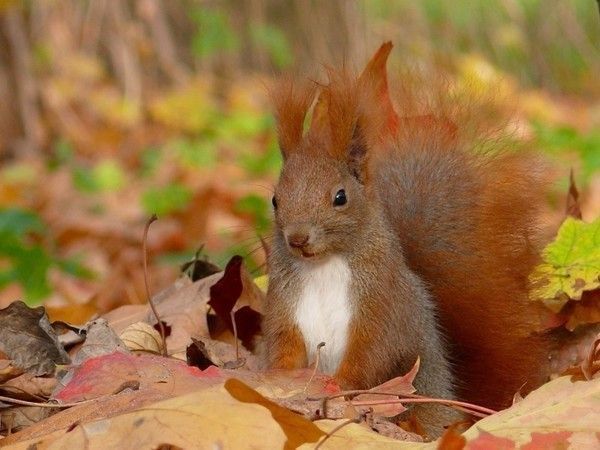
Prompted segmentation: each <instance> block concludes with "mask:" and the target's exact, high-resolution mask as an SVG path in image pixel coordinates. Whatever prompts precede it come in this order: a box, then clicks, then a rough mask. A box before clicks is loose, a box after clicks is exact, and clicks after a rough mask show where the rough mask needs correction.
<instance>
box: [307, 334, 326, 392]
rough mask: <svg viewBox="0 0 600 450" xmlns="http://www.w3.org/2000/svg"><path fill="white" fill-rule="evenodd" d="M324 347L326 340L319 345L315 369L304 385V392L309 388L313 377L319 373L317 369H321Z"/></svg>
mask: <svg viewBox="0 0 600 450" xmlns="http://www.w3.org/2000/svg"><path fill="white" fill-rule="evenodd" d="M323 347H325V342H320V343H319V345H317V357H316V359H315V367H314V369H313V372H312V374H311V375H310V378H309V379H308V381H307V382H306V385H305V386H304V389H303V390H302V392H306V390H307V389H308V386H309V385H310V383H311V382H312V380H313V378H314V377H315V375H316V373H317V370H319V358H320V356H321V349H322V348H323Z"/></svg>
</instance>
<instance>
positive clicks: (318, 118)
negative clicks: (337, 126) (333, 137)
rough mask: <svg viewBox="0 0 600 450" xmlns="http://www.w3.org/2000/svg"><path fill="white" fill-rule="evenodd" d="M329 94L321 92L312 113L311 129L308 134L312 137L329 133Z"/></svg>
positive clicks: (324, 91)
mask: <svg viewBox="0 0 600 450" xmlns="http://www.w3.org/2000/svg"><path fill="white" fill-rule="evenodd" d="M328 94H329V92H328V91H327V90H321V92H319V96H318V97H317V102H316V104H315V106H314V108H313V111H312V118H311V121H310V128H309V130H308V133H309V134H311V135H319V134H322V133H327V132H328V131H329V127H330V123H329V95H328Z"/></svg>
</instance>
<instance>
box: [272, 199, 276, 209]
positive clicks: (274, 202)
mask: <svg viewBox="0 0 600 450" xmlns="http://www.w3.org/2000/svg"><path fill="white" fill-rule="evenodd" d="M271 203H273V208H274V209H277V200H275V196H273V198H272V199H271Z"/></svg>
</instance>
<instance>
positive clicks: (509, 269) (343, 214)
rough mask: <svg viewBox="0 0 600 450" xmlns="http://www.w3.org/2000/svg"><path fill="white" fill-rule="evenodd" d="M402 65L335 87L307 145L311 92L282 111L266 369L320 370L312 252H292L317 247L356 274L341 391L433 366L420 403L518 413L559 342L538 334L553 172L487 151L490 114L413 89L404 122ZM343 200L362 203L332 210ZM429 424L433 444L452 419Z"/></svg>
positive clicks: (339, 77) (334, 82)
mask: <svg viewBox="0 0 600 450" xmlns="http://www.w3.org/2000/svg"><path fill="white" fill-rule="evenodd" d="M390 49H391V44H384V46H382V48H381V49H380V50H379V52H378V53H377V54H376V55H375V57H374V58H373V60H372V61H371V62H370V63H369V65H368V66H367V68H366V69H365V71H364V72H363V74H362V75H361V77H359V78H358V79H353V78H352V77H349V76H347V75H346V74H343V73H331V74H330V78H331V80H330V83H329V85H328V86H326V87H324V88H322V89H321V92H320V93H319V99H318V101H317V104H316V106H315V111H314V115H313V123H312V124H311V128H310V130H309V131H308V133H306V135H305V136H302V133H301V132H300V134H299V133H298V130H302V126H301V125H300V124H303V122H304V118H305V115H306V113H307V110H308V108H309V106H310V103H311V102H312V100H313V96H314V93H313V91H312V88H311V87H310V86H304V87H296V88H295V89H297V90H293V89H291V88H285V89H283V90H280V91H279V92H280V93H281V92H283V93H286V92H287V93H288V95H278V96H276V97H275V101H276V111H277V115H278V120H279V139H280V145H281V147H282V152H283V153H284V159H285V162H284V166H283V170H282V173H281V177H280V180H279V183H278V185H277V187H276V190H275V197H276V199H277V203H278V209H277V211H276V214H275V222H276V226H275V236H274V243H273V247H272V251H271V255H270V258H269V272H270V285H269V292H268V295H267V305H266V309H265V314H266V317H265V322H264V327H263V328H264V334H265V341H266V347H267V357H268V360H269V363H270V364H271V365H272V366H274V367H286V368H292V367H298V366H299V365H304V364H306V363H307V361H306V351H305V349H304V343H303V340H302V337H301V335H300V332H299V330H298V329H297V327H296V326H295V325H294V324H293V310H294V304H295V303H294V302H295V301H296V299H297V297H298V295H299V294H298V293H299V292H300V290H301V285H300V283H301V282H300V280H299V277H298V270H299V269H298V267H299V261H300V259H301V256H300V253H299V251H300V250H298V249H295V248H291V247H289V246H288V245H287V243H286V235H288V234H289V233H292V232H295V233H304V234H307V235H310V236H311V240H310V242H309V243H308V244H307V245H306V246H305V248H303V251H306V252H308V253H311V254H312V253H314V254H317V255H318V257H322V258H325V257H327V255H332V254H337V255H343V256H344V258H345V259H346V260H347V261H348V263H349V265H350V268H351V273H352V284H351V292H352V301H353V302H354V304H355V306H356V307H357V309H356V311H357V312H356V313H355V316H354V317H353V319H352V322H351V324H350V337H349V343H348V347H347V351H346V354H345V357H344V359H343V360H342V363H341V365H340V367H339V369H338V372H337V374H336V377H337V378H338V380H339V381H340V383H341V384H342V386H344V387H347V388H368V387H372V386H374V385H376V384H379V383H381V382H383V381H385V380H387V379H389V378H391V377H393V376H397V375H401V374H403V373H405V372H407V371H408V370H409V369H410V367H411V366H412V364H413V363H414V361H415V359H416V357H417V356H420V357H421V371H420V373H419V374H418V376H417V379H416V385H417V387H418V389H419V391H420V392H421V393H423V394H425V395H430V396H441V397H449V396H453V394H454V393H456V395H457V397H458V398H460V399H464V400H468V401H474V402H477V403H480V404H483V405H486V406H490V407H501V406H507V405H508V404H509V403H510V400H511V398H512V395H513V394H514V393H515V392H516V391H517V390H518V389H519V388H520V387H521V385H522V384H523V383H527V385H526V389H530V388H533V387H535V386H536V385H537V384H539V383H540V381H541V380H542V377H543V374H544V373H545V371H544V370H543V365H544V364H545V357H546V355H547V351H548V346H547V341H546V339H545V338H544V337H542V336H538V335H535V334H533V332H534V331H535V330H537V329H538V328H539V324H538V323H537V318H538V317H539V315H538V312H537V309H536V308H535V307H532V306H531V304H530V303H529V302H528V300H527V275H528V274H529V272H530V270H531V268H532V267H533V265H534V264H535V263H536V262H537V258H538V256H537V255H538V242H537V238H536V236H537V230H536V226H535V223H536V205H539V204H541V203H542V198H541V195H542V193H543V189H542V187H543V176H542V170H541V168H540V164H539V162H538V161H537V160H536V159H535V158H534V157H532V156H530V155H528V154H518V155H517V154H515V153H511V152H508V151H506V150H501V149H499V148H498V146H497V145H495V146H491V147H490V146H489V145H487V144H488V143H489V142H492V141H493V139H490V136H492V137H494V138H495V133H496V131H497V130H496V128H495V127H496V125H495V124H493V123H492V122H489V121H488V117H489V115H488V114H483V111H487V110H485V108H484V106H483V104H482V103H481V102H478V101H474V102H466V101H465V102H463V103H462V104H461V105H458V106H460V107H458V106H457V100H456V99H451V100H446V99H445V98H444V92H445V90H444V89H443V88H440V89H439V91H438V92H435V91H434V90H432V89H431V88H432V86H433V84H428V85H425V86H424V87H418V85H416V84H413V83H412V80H411V79H409V78H403V81H404V84H402V85H401V86H402V89H400V90H399V91H400V92H401V93H402V97H401V98H400V100H399V101H398V100H397V101H396V110H398V111H400V114H397V113H396V110H395V109H394V107H393V106H392V102H391V101H390V98H389V95H388V92H387V78H386V73H385V60H386V59H387V55H388V54H389V50H390ZM434 89H435V88H434ZM421 93H422V94H423V96H424V97H425V98H426V101H422V100H420V99H419V97H420V94H421ZM471 108H475V109H476V111H471V110H470V109H471ZM477 108H480V109H477ZM491 108H493V106H492V107H491ZM480 112H481V113H480ZM288 120H289V121H296V122H294V123H285V121H288ZM490 124H491V125H492V126H490ZM498 128H500V127H498ZM477 146H479V147H482V148H483V147H485V148H483V149H481V148H480V149H479V150H478V149H477V148H474V147H477ZM486 146H487V147H486ZM488 147H489V148H488ZM340 186H342V187H343V188H344V189H345V190H346V193H347V194H348V199H349V200H348V203H347V205H345V206H344V207H343V208H333V207H332V203H331V202H332V196H333V195H334V193H335V192H336V191H337V190H338V189H339V188H340ZM436 309H437V313H436ZM436 314H437V316H439V320H438V317H437V316H436ZM440 324H441V330H442V331H441V332H440ZM443 335H444V336H446V337H447V341H448V344H449V345H446V344H444V341H445V340H446V339H444V338H443V337H442V336H443ZM450 363H451V364H452V371H451V368H450V367H451V364H450ZM419 412H420V418H421V420H422V421H424V422H425V424H426V425H427V427H429V428H428V429H429V431H430V432H433V433H438V432H439V430H440V429H439V428H436V426H437V427H439V426H441V425H443V423H442V422H443V421H444V420H446V421H447V420H449V419H450V417H451V416H448V415H446V414H445V413H444V412H443V410H442V409H441V408H439V407H428V408H425V409H424V410H420V411H419Z"/></svg>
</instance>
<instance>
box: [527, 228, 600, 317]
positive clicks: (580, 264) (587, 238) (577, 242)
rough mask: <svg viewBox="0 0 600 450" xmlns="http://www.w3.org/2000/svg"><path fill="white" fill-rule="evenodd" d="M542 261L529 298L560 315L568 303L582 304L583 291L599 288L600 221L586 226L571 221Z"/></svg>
mask: <svg viewBox="0 0 600 450" xmlns="http://www.w3.org/2000/svg"><path fill="white" fill-rule="evenodd" d="M542 257H543V262H542V263H541V264H540V265H539V266H538V267H536V268H535V270H534V271H533V273H532V274H531V276H530V281H531V282H532V285H533V289H532V291H531V293H530V298H531V299H532V300H539V301H542V302H544V304H545V305H546V306H547V307H548V308H550V309H551V310H552V311H554V312H558V311H560V309H561V308H562V307H563V306H564V305H565V303H567V301H569V300H580V299H581V294H582V293H583V291H590V290H593V289H597V288H599V287H600V218H599V219H596V220H595V221H594V222H592V223H585V222H582V221H581V220H576V219H574V218H572V217H568V218H567V219H566V220H565V221H564V223H563V224H562V226H561V227H560V230H559V231H558V235H557V237H556V239H555V240H554V242H552V243H550V244H549V245H548V246H547V247H546V248H545V249H544V252H543V254H542Z"/></svg>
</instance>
